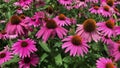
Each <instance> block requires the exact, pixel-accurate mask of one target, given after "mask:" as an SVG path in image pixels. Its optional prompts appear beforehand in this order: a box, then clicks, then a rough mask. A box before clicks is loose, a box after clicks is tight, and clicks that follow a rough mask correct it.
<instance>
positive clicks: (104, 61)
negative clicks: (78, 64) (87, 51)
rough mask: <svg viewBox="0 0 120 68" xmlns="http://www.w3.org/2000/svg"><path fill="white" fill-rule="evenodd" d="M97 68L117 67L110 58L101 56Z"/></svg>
mask: <svg viewBox="0 0 120 68" xmlns="http://www.w3.org/2000/svg"><path fill="white" fill-rule="evenodd" d="M96 68H117V67H116V66H115V65H114V62H113V61H112V60H111V59H109V58H104V57H101V58H99V59H98V60H97V63H96Z"/></svg>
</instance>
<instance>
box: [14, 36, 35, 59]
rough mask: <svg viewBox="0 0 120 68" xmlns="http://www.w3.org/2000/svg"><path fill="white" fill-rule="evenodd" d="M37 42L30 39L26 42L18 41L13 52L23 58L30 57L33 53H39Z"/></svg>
mask: <svg viewBox="0 0 120 68" xmlns="http://www.w3.org/2000/svg"><path fill="white" fill-rule="evenodd" d="M35 44H36V42H35V41H34V40H32V39H30V38H27V39H25V40H20V39H19V40H18V41H17V42H16V43H14V44H13V45H12V50H13V53H14V54H18V55H19V56H20V57H21V58H24V57H30V54H31V53H34V52H35V51H37V48H36V47H35Z"/></svg>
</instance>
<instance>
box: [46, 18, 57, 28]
mask: <svg viewBox="0 0 120 68" xmlns="http://www.w3.org/2000/svg"><path fill="white" fill-rule="evenodd" d="M46 27H47V28H48V29H55V28H56V27H57V23H56V22H55V21H54V20H53V19H51V20H47V23H46Z"/></svg>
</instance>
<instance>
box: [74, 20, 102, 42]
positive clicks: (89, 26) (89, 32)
mask: <svg viewBox="0 0 120 68" xmlns="http://www.w3.org/2000/svg"><path fill="white" fill-rule="evenodd" d="M77 26H78V28H77V30H76V33H77V34H78V35H80V36H81V37H82V38H83V39H85V40H87V41H88V42H91V41H92V40H94V41H95V42H98V40H100V33H99V32H98V29H97V27H96V21H95V20H94V19H87V20H85V21H84V22H83V24H78V25H77Z"/></svg>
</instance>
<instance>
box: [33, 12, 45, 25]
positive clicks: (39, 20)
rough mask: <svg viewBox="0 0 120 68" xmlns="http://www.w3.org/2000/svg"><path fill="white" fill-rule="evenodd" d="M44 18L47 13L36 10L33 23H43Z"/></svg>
mask: <svg viewBox="0 0 120 68" xmlns="http://www.w3.org/2000/svg"><path fill="white" fill-rule="evenodd" d="M44 18H45V13H44V12H42V11H39V12H35V15H34V16H33V17H32V18H31V24H32V25H33V26H34V27H37V26H39V25H42V24H43V19H44Z"/></svg>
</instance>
